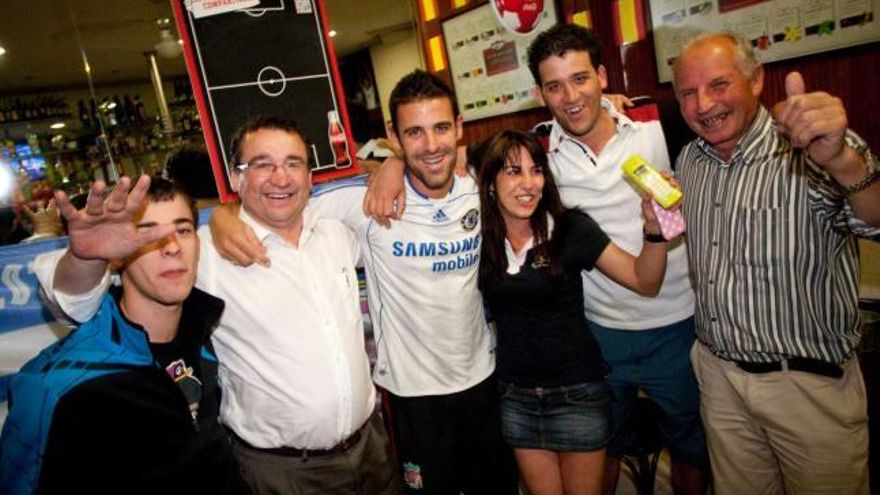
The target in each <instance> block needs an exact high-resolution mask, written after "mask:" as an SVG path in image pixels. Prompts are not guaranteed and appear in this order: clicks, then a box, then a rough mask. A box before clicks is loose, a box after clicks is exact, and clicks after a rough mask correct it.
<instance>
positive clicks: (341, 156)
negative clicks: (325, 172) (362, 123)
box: [327, 110, 351, 168]
mask: <svg viewBox="0 0 880 495" xmlns="http://www.w3.org/2000/svg"><path fill="white" fill-rule="evenodd" d="M327 121H328V122H329V124H330V126H329V129H328V130H327V134H328V136H329V138H330V147H331V148H332V150H333V161H334V164H335V166H336V168H348V167H350V166H351V157H350V156H349V154H348V142H347V141H346V139H345V130H343V128H342V125H341V124H340V123H339V115H337V114H336V110H330V111H329V112H327Z"/></svg>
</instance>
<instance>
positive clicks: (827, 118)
mask: <svg viewBox="0 0 880 495" xmlns="http://www.w3.org/2000/svg"><path fill="white" fill-rule="evenodd" d="M674 73H675V93H676V97H677V98H678V101H679V104H680V106H681V112H682V115H683V116H684V118H685V120H686V121H687V123H688V125H689V126H690V127H691V129H693V130H694V132H696V133H697V135H698V136H699V137H698V138H697V139H695V140H694V141H693V142H691V143H690V144H689V145H688V146H687V147H685V149H684V150H683V151H682V153H681V155H680V156H679V157H678V166H677V170H679V174H680V175H679V179H680V181H681V185H682V188H683V189H684V190H685V193H686V196H687V197H688V199H687V201H686V202H685V204H684V207H683V211H684V215H685V218H686V220H687V222H688V226H689V230H690V235H689V236H688V237H689V238H688V253H689V257H690V268H691V277H692V279H693V283H694V289H695V291H696V295H697V307H696V320H697V336H698V339H699V342H698V343H697V344H695V345H694V349H693V350H692V360H693V365H694V370H695V372H696V375H697V379H698V381H699V382H700V391H701V406H702V416H703V422H704V425H705V428H706V435H707V440H708V444H709V451H710V458H711V461H712V469H713V472H714V483H715V493H716V494H719V495H724V494H727V493H734V492H745V493H762V494H763V493H797V494H806V493H868V469H867V459H868V436H867V430H868V424H867V412H866V398H865V386H864V381H863V380H862V376H861V371H860V369H859V365H858V360H857V359H856V358H855V348H856V346H857V345H858V343H859V339H860V332H859V315H858V307H857V303H858V300H857V285H858V274H859V269H858V252H857V244H856V236H864V237H872V238H874V239H878V238H880V229H878V228H877V226H878V225H880V182H878V178H880V172H878V163H877V160H876V159H875V158H874V157H873V156H872V155H871V153H870V152H869V150H868V148H867V146H866V145H865V142H864V141H863V140H862V139H861V138H859V137H858V136H856V135H855V134H854V133H852V132H851V131H849V130H847V118H846V111H845V110H844V108H843V105H842V104H841V102H840V100H839V99H837V98H834V97H832V96H830V95H828V94H826V93H805V91H804V82H803V79H802V78H801V76H800V74H798V73H792V74H789V75H788V77H787V78H786V95H787V98H786V99H785V100H784V101H783V102H781V103H780V104H778V105H777V106H776V107H774V108H773V111H772V113H773V116H771V112H770V111H768V110H767V109H766V108H764V107H763V106H762V105H761V104H760V103H759V101H758V96H759V95H760V93H761V89H762V84H763V70H762V67H761V66H760V64H759V63H758V62H757V60H756V59H755V56H754V53H753V52H752V49H751V46H750V45H749V44H748V42H746V41H744V40H742V39H740V38H739V37H738V36H736V35H731V34H727V33H710V34H705V35H701V36H700V37H698V38H695V39H694V40H692V41H690V42H689V43H688V44H687V45H685V47H684V48H683V49H682V52H681V55H680V56H679V57H678V59H677V60H676V63H675V66H674Z"/></svg>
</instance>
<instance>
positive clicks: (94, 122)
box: [89, 98, 101, 129]
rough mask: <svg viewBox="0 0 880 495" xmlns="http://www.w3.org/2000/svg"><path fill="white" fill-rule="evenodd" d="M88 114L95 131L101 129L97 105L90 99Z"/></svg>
mask: <svg viewBox="0 0 880 495" xmlns="http://www.w3.org/2000/svg"><path fill="white" fill-rule="evenodd" d="M89 113H90V114H91V118H92V125H93V126H94V127H95V129H100V128H101V117H100V116H99V115H98V105H97V104H96V103H95V99H94V98H92V99H90V100H89Z"/></svg>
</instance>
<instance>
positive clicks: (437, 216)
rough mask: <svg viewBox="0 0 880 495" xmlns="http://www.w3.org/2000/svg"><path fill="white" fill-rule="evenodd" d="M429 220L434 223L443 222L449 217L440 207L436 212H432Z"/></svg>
mask: <svg viewBox="0 0 880 495" xmlns="http://www.w3.org/2000/svg"><path fill="white" fill-rule="evenodd" d="M431 220H434V222H435V223H443V222H445V221H447V220H449V217H448V216H446V212H444V211H443V210H442V209H439V210H437V213H434V216H432V217H431Z"/></svg>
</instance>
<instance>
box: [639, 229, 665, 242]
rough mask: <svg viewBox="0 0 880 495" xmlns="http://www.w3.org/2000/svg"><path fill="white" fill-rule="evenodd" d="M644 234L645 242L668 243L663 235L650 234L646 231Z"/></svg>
mask: <svg viewBox="0 0 880 495" xmlns="http://www.w3.org/2000/svg"><path fill="white" fill-rule="evenodd" d="M644 233H645V242H666V238H665V237H663V235H662V234H649V233H648V231H644Z"/></svg>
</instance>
